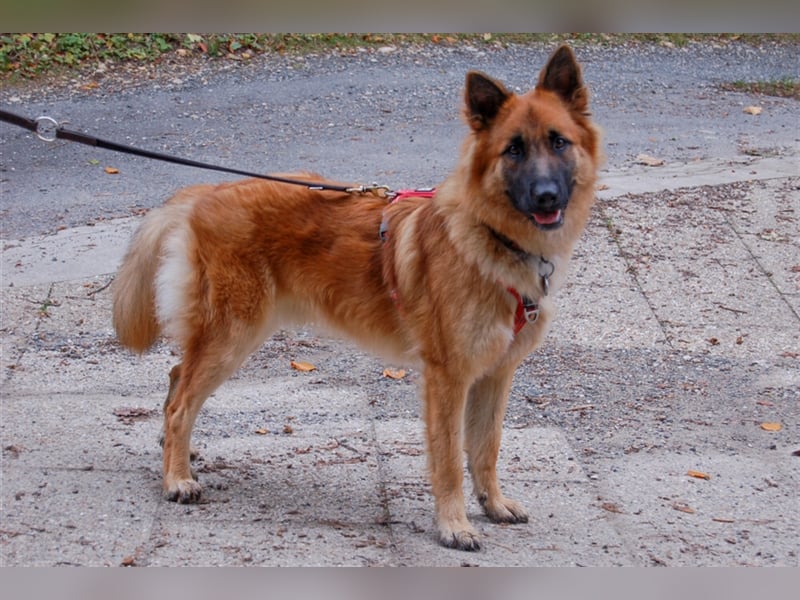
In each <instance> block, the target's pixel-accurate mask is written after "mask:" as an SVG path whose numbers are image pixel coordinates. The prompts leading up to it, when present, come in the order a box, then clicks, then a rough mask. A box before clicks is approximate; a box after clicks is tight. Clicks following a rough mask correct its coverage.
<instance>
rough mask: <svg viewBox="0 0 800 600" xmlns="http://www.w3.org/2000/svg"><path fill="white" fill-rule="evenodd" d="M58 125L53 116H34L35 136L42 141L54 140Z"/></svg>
mask: <svg viewBox="0 0 800 600" xmlns="http://www.w3.org/2000/svg"><path fill="white" fill-rule="evenodd" d="M59 127H60V125H59V124H58V121H56V120H55V119H54V118H53V117H44V116H43V117H37V118H36V137H38V138H39V139H40V140H42V141H43V142H55V141H56V137H57V136H56V134H57V132H58V128H59Z"/></svg>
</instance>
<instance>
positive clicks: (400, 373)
mask: <svg viewBox="0 0 800 600" xmlns="http://www.w3.org/2000/svg"><path fill="white" fill-rule="evenodd" d="M383 376H384V377H388V378H389V379H402V378H403V377H405V376H406V372H405V370H403V369H388V368H387V369H384V370H383Z"/></svg>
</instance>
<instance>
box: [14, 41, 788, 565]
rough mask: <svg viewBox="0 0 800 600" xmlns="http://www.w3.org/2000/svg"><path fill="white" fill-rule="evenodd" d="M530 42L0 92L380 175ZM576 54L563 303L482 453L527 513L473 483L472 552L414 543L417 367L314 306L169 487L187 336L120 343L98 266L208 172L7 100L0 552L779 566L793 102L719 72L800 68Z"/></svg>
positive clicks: (509, 76)
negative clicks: (581, 126)
mask: <svg viewBox="0 0 800 600" xmlns="http://www.w3.org/2000/svg"><path fill="white" fill-rule="evenodd" d="M549 50H550V48H544V47H533V48H527V47H513V48H509V49H494V48H485V47H481V48H463V47H462V48H440V47H427V48H411V49H405V48H397V49H394V50H390V49H384V50H383V51H370V52H356V53H354V55H353V56H346V57H342V56H316V57H314V56H312V57H305V58H302V59H301V58H292V57H285V58H280V59H278V58H272V59H269V60H267V59H258V61H253V62H252V63H247V64H245V63H241V64H240V63H236V64H234V65H233V66H229V67H228V68H222V69H220V68H216V67H215V68H211V67H210V66H203V65H201V66H200V67H199V68H195V69H186V70H185V72H184V71H183V70H182V69H181V65H164V66H163V68H162V70H161V71H163V72H161V71H159V73H160V74H159V73H155V74H153V73H148V75H147V77H144V76H140V77H135V76H134V75H129V74H121V75H119V76H114V75H113V74H108V73H100V74H94V75H89V76H85V77H81V78H76V80H75V81H66V82H61V84H59V85H53V86H48V87H44V88H39V89H37V88H31V87H18V88H12V87H5V88H3V89H2V90H0V102H2V105H3V106H4V107H5V108H7V109H9V110H15V111H18V112H20V113H23V114H25V115H28V116H36V115H38V114H43V113H45V114H50V115H51V116H54V117H55V118H57V119H69V121H70V127H72V128H74V129H80V130H83V131H87V132H89V133H93V134H95V135H98V136H101V137H105V138H108V139H112V140H115V141H123V142H129V143H135V144H137V145H141V146H144V147H148V148H151V149H155V150H166V151H170V152H174V153H176V154H181V155H185V156H190V157H191V158H195V159H198V160H209V161H213V162H216V163H223V164H231V165H234V166H236V167H238V168H244V169H254V170H259V171H281V170H292V169H297V168H310V169H313V170H317V171H319V172H322V173H324V174H325V175H328V176H332V177H336V178H341V179H351V180H356V181H364V182H370V181H373V180H376V181H379V182H381V183H387V184H389V185H391V186H392V187H396V188H400V187H405V186H419V185H430V184H435V183H436V182H438V181H439V180H441V179H442V178H443V177H444V176H445V174H446V173H447V171H448V169H449V168H450V167H451V166H452V165H453V163H454V161H455V153H456V152H457V148H458V143H459V139H460V138H461V136H462V135H463V134H464V132H465V131H464V130H465V128H464V126H463V124H462V123H461V121H460V116H459V112H460V94H461V91H460V90H461V88H460V86H461V83H462V81H463V76H464V72H465V71H466V70H468V69H470V68H478V69H481V70H484V71H486V72H487V73H489V74H491V75H493V76H495V77H497V78H499V79H501V80H503V81H505V82H506V83H507V84H508V85H509V86H510V87H512V88H519V89H520V90H524V89H526V88H527V87H528V86H529V85H531V84H532V82H533V81H535V76H536V73H537V71H538V69H539V67H540V66H541V65H542V64H543V62H544V60H545V58H546V55H547V53H548V52H549ZM577 56H578V59H579V60H580V61H581V62H582V64H583V66H584V75H585V78H586V80H587V83H588V84H589V85H590V87H591V88H592V91H593V99H594V104H593V109H594V115H595V118H596V120H597V121H598V122H599V123H600V124H601V125H602V126H603V128H604V129H605V139H606V147H607V154H608V163H607V166H606V168H605V169H604V171H603V176H602V180H601V184H602V185H601V188H600V189H599V190H598V196H599V202H598V205H597V210H596V211H595V213H594V215H593V217H592V219H591V221H590V224H589V226H588V228H587V231H586V233H585V235H584V237H583V238H582V240H581V243H580V245H579V247H578V248H577V251H576V257H575V260H574V262H573V268H572V273H571V274H570V277H569V281H568V283H567V285H566V286H565V288H564V289H562V290H561V292H560V294H559V298H558V301H557V304H558V305H559V316H558V318H557V320H556V323H555V325H554V327H553V330H552V332H551V334H550V336H549V338H548V340H547V342H546V343H545V345H544V346H543V347H542V348H541V349H540V350H539V351H538V352H536V353H534V354H533V355H532V356H531V357H530V358H529V359H528V360H527V361H526V362H525V363H524V364H523V366H522V367H521V368H520V370H519V372H518V373H517V376H516V378H515V383H514V386H513V389H512V394H511V399H510V403H509V410H508V415H507V420H506V431H505V434H504V442H503V446H502V449H501V455H500V463H499V470H500V474H501V481H502V482H504V487H505V489H506V493H507V494H508V495H509V496H511V497H514V498H516V499H518V500H520V501H522V502H523V503H524V504H525V505H526V506H527V508H528V510H529V513H530V514H531V517H532V518H531V522H530V523H528V524H525V525H516V526H496V525H492V524H490V523H489V522H488V521H487V520H486V519H485V518H484V517H483V516H482V515H481V513H480V508H479V506H478V505H477V503H476V502H475V501H474V500H470V503H469V505H468V512H469V514H470V516H471V518H472V519H473V521H474V522H475V523H476V524H477V527H478V529H479V531H480V532H481V533H482V535H483V538H484V539H483V541H484V547H483V549H482V550H481V551H480V552H478V553H462V552H458V551H453V550H447V549H444V548H441V547H439V546H438V545H437V544H436V542H435V535H434V527H433V523H432V515H433V500H432V497H431V495H430V492H429V489H428V485H427V483H426V479H425V457H424V444H423V429H422V423H421V421H420V418H419V414H420V410H419V404H418V402H417V399H416V395H415V383H416V381H417V379H418V374H417V373H416V372H414V371H413V370H410V369H407V371H408V372H407V374H406V376H405V377H404V378H402V379H399V380H393V379H390V378H387V377H385V376H383V370H384V369H385V368H386V367H392V368H396V369H397V368H404V367H405V366H404V365H386V364H384V363H382V362H380V361H377V360H375V359H374V358H372V357H370V356H369V355H367V354H364V353H362V352H361V351H360V350H358V349H357V348H355V347H353V346H350V345H348V344H346V343H343V342H341V341H338V340H335V339H331V338H328V337H326V336H324V335H320V334H319V333H316V332H314V331H312V330H307V329H303V330H299V331H286V332H280V333H279V334H278V335H276V336H275V337H274V338H273V339H271V340H270V341H268V342H267V343H266V344H265V345H264V346H263V347H262V349H260V350H259V351H258V352H257V353H256V354H254V355H253V357H252V358H251V359H250V360H249V361H248V362H247V363H246V364H245V365H244V366H243V367H242V369H241V370H240V371H239V372H238V373H237V374H236V375H235V376H234V377H233V378H232V379H231V380H230V381H228V382H227V383H226V384H225V385H223V386H222V387H221V388H220V389H219V390H218V391H217V393H216V394H215V395H214V396H213V397H212V398H210V399H209V401H208V402H207V403H206V405H205V407H204V410H203V412H202V413H201V415H200V417H199V419H198V423H197V425H196V428H195V435H194V444H195V445H196V446H198V447H199V449H200V450H201V458H200V459H199V460H198V462H197V463H196V465H195V468H196V470H197V472H198V474H199V477H200V481H201V483H203V485H204V492H205V495H204V500H203V502H202V503H200V504H198V505H193V506H179V505H175V504H172V503H168V502H165V501H162V500H161V498H160V470H161V460H160V449H159V447H158V445H157V438H158V431H159V428H160V407H161V404H162V402H163V397H164V395H165V393H166V387H167V373H168V371H169V368H170V367H171V365H172V364H174V363H175V362H177V360H178V359H177V357H176V356H175V351H174V350H173V349H172V348H171V347H170V346H169V345H168V344H167V343H166V342H165V343H162V344H160V345H158V346H157V347H156V348H155V349H154V350H153V351H152V352H150V353H148V354H146V355H145V356H143V357H141V358H140V357H136V356H132V355H131V354H129V353H127V352H126V351H124V350H122V349H121V348H120V347H119V346H118V345H117V343H116V341H115V339H114V334H113V331H112V329H111V324H110V297H109V290H108V287H107V285H108V284H109V282H110V281H111V279H112V277H113V273H114V271H115V269H116V266H117V264H118V261H119V259H120V257H121V255H122V252H123V251H124V248H125V245H126V244H127V241H128V239H129V237H130V234H131V232H132V230H133V228H134V227H135V226H136V224H137V223H138V219H139V218H140V215H141V213H142V211H143V210H145V209H147V208H149V207H151V206H155V205H157V204H160V203H161V202H162V201H163V200H164V199H165V198H166V197H167V196H168V194H169V192H170V191H171V190H173V189H174V188H175V187H177V186H180V185H185V184H189V183H197V182H201V181H217V180H220V179H223V178H224V177H221V176H219V175H218V174H213V173H207V172H202V171H197V170H194V169H189V168H179V167H174V166H169V165H165V164H163V163H155V162H151V161H146V160H143V159H135V158H130V157H125V156H123V155H118V154H113V153H108V152H103V151H99V150H95V149H92V148H87V147H83V146H78V145H75V144H73V145H69V144H66V143H63V142H59V143H56V144H52V145H45V144H43V143H41V142H39V141H37V140H34V139H33V138H32V137H31V136H30V135H28V134H27V133H26V132H24V131H23V130H21V129H16V128H13V127H11V126H9V125H5V124H0V201H1V202H2V223H1V226H2V244H3V256H2V280H1V281H0V294H1V296H0V300H2V323H1V324H0V350H1V351H2V368H3V375H2V377H3V378H2V388H0V392H1V393H2V405H1V409H2V411H1V412H0V417H1V419H0V421H1V422H2V428H1V430H0V445H1V446H2V463H0V464H1V465H2V473H1V475H2V479H1V480H0V483H1V484H2V485H1V487H2V489H1V490H0V502H2V504H1V505H0V511H1V513H0V514H2V519H1V521H2V526H0V564H2V565H121V564H125V565H142V566H151V565H152V566H156V565H465V564H468V565H547V566H551V565H559V566H561V565H563V566H568V565H597V566H602V565H668V566H678V565H686V566H696V565H757V566H761V565H765V566H766V565H792V566H797V565H798V541H797V540H798V539H800V502H798V490H800V470H799V469H798V467H800V434H799V433H798V432H800V342H799V341H798V338H799V337H800V220H799V219H800V177H798V173H800V169H798V166H799V161H798V155H800V133H799V132H798V127H797V122H798V119H797V117H798V113H799V111H798V103H797V101H796V100H791V99H783V98H773V97H768V96H757V95H751V94H743V93H736V92H729V91H724V90H722V89H721V88H720V87H719V85H720V84H722V83H725V82H730V81H736V80H766V79H780V78H785V77H797V74H798V72H799V71H800V69H799V68H798V56H799V54H798V48H797V46H774V45H773V46H768V47H763V48H755V47H751V46H746V45H743V44H731V45H727V46H720V47H714V46H710V45H703V44H690V45H689V46H687V47H685V48H666V47H659V46H644V47H623V48H615V49H609V48H598V47H583V48H578V49H577ZM164 73H166V74H164ZM92 82H94V83H95V84H97V85H90V84H92ZM748 106H758V107H760V108H762V111H761V113H760V114H758V115H752V114H749V113H747V112H744V108H746V107H748ZM639 154H647V155H649V156H651V157H654V158H657V159H660V160H663V161H664V164H663V165H662V166H645V165H641V164H638V163H637V156H638V155H639ZM106 166H113V167H115V168H116V169H118V170H119V173H117V174H114V175H111V174H107V173H106V172H105V171H104V168H105V167H106ZM292 360H302V361H307V362H310V363H312V364H314V365H315V366H316V370H315V371H312V372H310V373H301V372H298V371H295V370H293V369H292V368H291V366H290V362H291V361H292ZM467 484H468V482H467Z"/></svg>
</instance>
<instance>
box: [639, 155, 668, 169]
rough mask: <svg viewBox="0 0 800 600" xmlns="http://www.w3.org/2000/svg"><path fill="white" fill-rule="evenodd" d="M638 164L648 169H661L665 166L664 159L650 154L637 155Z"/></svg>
mask: <svg viewBox="0 0 800 600" xmlns="http://www.w3.org/2000/svg"><path fill="white" fill-rule="evenodd" d="M636 162H637V163H638V164H640V165H645V166H647V167H660V166H662V165H663V164H664V159H662V158H656V157H655V156H650V155H649V154H637V155H636Z"/></svg>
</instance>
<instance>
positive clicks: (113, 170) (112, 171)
mask: <svg viewBox="0 0 800 600" xmlns="http://www.w3.org/2000/svg"><path fill="white" fill-rule="evenodd" d="M105 172H106V173H108V174H109V175H116V174H117V173H119V169H117V168H115V167H106V168H105Z"/></svg>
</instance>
